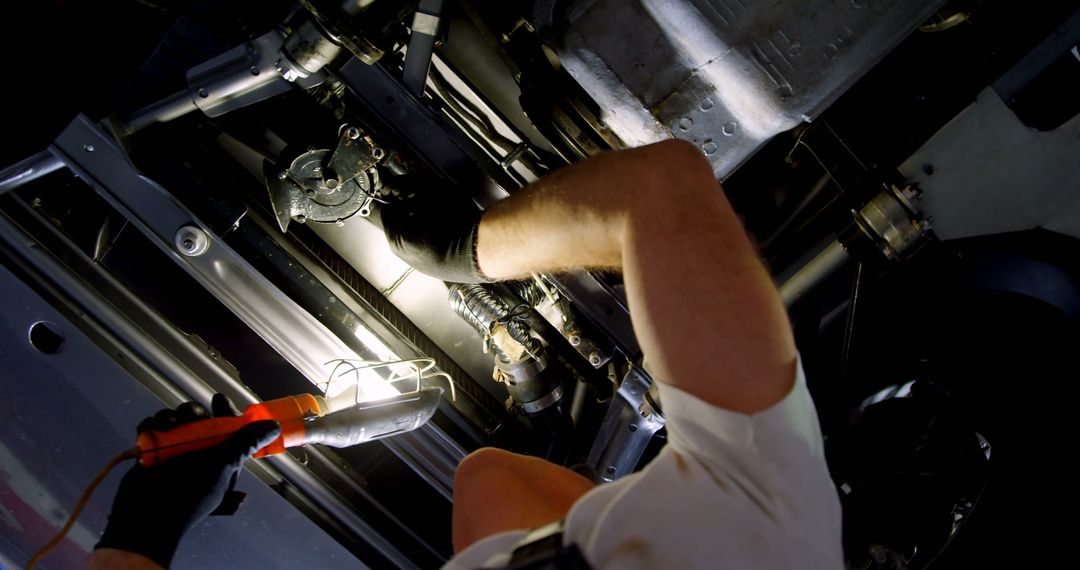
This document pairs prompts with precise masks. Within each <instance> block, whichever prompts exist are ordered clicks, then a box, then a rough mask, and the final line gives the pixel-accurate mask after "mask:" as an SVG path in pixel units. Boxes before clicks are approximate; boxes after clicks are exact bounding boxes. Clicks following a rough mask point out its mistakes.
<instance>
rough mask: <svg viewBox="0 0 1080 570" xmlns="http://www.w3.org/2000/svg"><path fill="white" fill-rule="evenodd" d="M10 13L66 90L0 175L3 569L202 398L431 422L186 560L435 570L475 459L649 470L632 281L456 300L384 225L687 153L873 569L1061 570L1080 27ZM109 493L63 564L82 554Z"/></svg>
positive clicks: (287, 0)
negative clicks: (157, 418) (788, 341)
mask: <svg viewBox="0 0 1080 570" xmlns="http://www.w3.org/2000/svg"><path fill="white" fill-rule="evenodd" d="M19 9H20V10H21V9H25V10H28V13H27V14H25V15H24V14H17V15H13V16H11V17H9V18H8V22H7V24H8V26H10V27H11V29H10V30H9V31H8V34H7V35H8V37H9V38H10V40H11V41H12V42H13V43H21V44H25V45H26V46H34V47H33V49H29V50H27V51H28V52H29V53H28V54H27V55H26V57H27V58H28V59H27V61H26V62H25V63H26V64H27V65H25V69H30V70H34V71H35V72H38V71H40V72H41V74H40V75H35V77H38V78H39V81H38V82H20V84H15V82H11V83H9V89H8V91H9V98H10V99H11V101H10V103H9V105H8V108H9V110H10V112H11V118H10V119H9V125H10V126H9V128H8V129H7V130H6V132H5V140H6V141H7V142H6V150H5V159H4V161H3V164H9V165H10V167H8V168H5V169H4V170H3V172H2V174H0V261H2V267H0V273H2V274H3V278H2V280H0V281H2V283H3V284H4V292H5V295H4V298H5V310H4V317H3V320H2V322H3V324H4V327H5V329H6V330H7V333H8V334H7V336H6V340H5V341H4V344H3V345H0V356H2V363H3V367H4V374H3V380H0V396H2V398H0V402H2V403H0V458H2V459H0V566H2V567H7V566H8V565H12V566H16V565H21V564H24V563H25V560H26V559H27V558H28V557H29V555H30V554H31V553H32V552H33V550H34V549H36V548H37V547H38V546H40V544H41V543H44V542H45V541H46V540H48V538H49V537H50V536H51V535H52V533H53V532H54V531H55V529H56V528H57V527H58V526H59V525H60V523H62V522H63V520H64V518H66V512H67V511H66V509H68V508H69V505H70V504H71V503H73V502H74V501H75V499H76V498H77V497H78V493H79V491H80V490H81V488H82V486H83V485H84V484H85V482H86V481H88V480H89V479H90V478H91V477H92V475H93V473H94V472H95V471H96V469H97V468H98V467H99V466H100V465H101V464H102V463H103V462H104V461H105V460H106V459H107V458H108V457H109V456H111V455H112V454H113V453H114V452H115V451H116V450H118V449H123V448H124V446H125V445H129V444H130V440H131V437H130V436H132V435H134V430H133V428H134V425H135V424H136V423H137V421H138V419H139V418H141V417H143V416H146V415H149V414H150V413H152V412H153V411H154V410H155V409H157V408H160V407H161V406H162V405H163V404H164V405H170V406H172V405H176V404H178V403H180V402H183V401H187V400H197V401H203V402H204V403H205V402H208V401H209V399H210V396H211V395H212V394H213V393H215V392H221V393H224V394H226V395H228V396H229V397H230V398H231V399H232V400H233V401H234V402H235V403H237V404H238V405H246V404H250V403H255V402H259V401H264V400H271V399H274V398H279V397H283V396H287V395H290V394H298V393H309V392H310V393H316V394H325V395H327V396H333V395H336V394H339V393H341V392H342V391H344V390H351V389H354V388H355V390H356V398H357V401H368V400H377V399H380V398H385V397H387V396H390V395H396V394H399V393H406V392H409V391H411V390H414V389H415V388H416V386H417V385H424V386H429V385H430V386H439V387H441V388H443V389H444V397H443V399H442V400H441V401H440V403H439V405H438V409H437V412H436V413H435V416H434V418H433V419H432V421H431V422H429V423H428V424H427V425H425V426H424V427H422V428H420V429H416V430H414V431H411V432H409V433H404V434H401V435H397V436H394V437H391V438H386V439H382V440H380V441H379V442H373V443H367V444H364V445H360V446H356V447H350V448H345V449H331V448H328V447H324V446H321V445H312V446H307V447H302V448H295V449H292V450H290V452H289V453H287V454H284V455H280V456H276V457H272V458H267V459H265V460H260V461H257V462H249V465H248V468H247V470H248V471H249V472H250V473H251V474H252V475H253V477H248V478H247V479H248V480H247V486H248V487H255V488H257V491H254V492H252V498H251V499H252V500H251V501H250V502H251V503H252V505H250V506H245V509H249V510H250V512H241V514H240V515H237V516H236V517H232V518H231V519H230V520H215V521H212V525H213V526H212V527H210V528H211V530H210V531H207V532H204V533H201V534H200V536H198V537H196V538H194V539H193V540H192V544H194V543H196V542H198V543H199V544H200V546H201V547H202V548H201V550H202V551H203V552H213V553H216V554H215V556H216V558H207V556H208V555H207V554H198V551H200V548H198V547H195V546H193V547H192V548H191V549H190V550H191V551H192V552H191V553H187V552H186V551H185V552H182V553H181V554H180V555H179V556H178V557H177V559H176V561H175V564H176V566H177V567H217V566H221V567H236V566H237V565H251V566H255V565H263V566H266V567H285V566H292V565H298V564H299V565H307V566H311V567H320V568H321V567H327V568H331V567H338V566H341V567H346V566H349V567H355V566H356V565H357V562H358V561H359V563H361V564H363V565H366V566H371V567H398V568H412V567H423V568H427V567H436V566H439V565H441V564H442V563H443V562H445V561H446V560H447V559H448V558H449V557H450V556H451V554H452V548H451V541H450V524H449V522H450V509H451V506H452V503H453V474H454V469H455V467H456V465H457V464H458V462H460V460H461V459H462V458H463V457H464V456H465V455H466V454H467V453H468V452H470V451H472V450H474V449H477V448H480V447H484V446H496V447H501V448H505V449H509V450H513V451H517V452H522V453H527V454H530V455H535V456H538V457H543V458H545V459H548V460H551V461H553V462H555V463H558V464H562V465H566V466H579V467H580V468H581V469H582V470H583V472H587V473H589V474H590V476H592V478H593V479H594V480H596V481H597V482H598V483H600V484H603V483H605V482H610V481H614V480H616V479H618V478H621V477H623V476H625V475H628V474H630V473H632V472H634V471H635V470H637V469H640V467H641V466H643V465H645V464H646V463H647V462H648V460H649V459H650V458H651V457H653V456H654V455H655V454H656V453H657V452H658V450H659V449H661V448H662V447H663V445H664V444H665V440H666V434H665V430H664V416H663V402H662V401H660V399H659V397H658V395H657V391H656V390H655V388H651V387H652V386H654V382H655V381H663V380H664V379H663V378H655V379H654V378H653V377H652V376H651V375H650V371H649V366H648V362H647V361H646V360H645V358H644V357H645V356H646V355H643V354H642V352H641V349H640V347H639V345H638V343H637V340H636V339H635V337H634V332H633V329H632V326H631V322H630V312H629V307H628V304H627V301H626V296H625V291H624V289H623V285H622V282H621V277H620V275H618V274H617V273H615V272H610V271H600V270H597V271H581V272H575V273H569V274H551V275H548V274H543V275H541V274H537V275H533V276H531V278H529V279H523V280H520V281H512V282H503V283H483V284H461V283H450V282H446V281H443V280H439V279H436V278H433V277H429V276H427V275H424V274H422V273H420V272H418V271H416V270H414V269H413V268H412V267H410V266H409V265H408V264H406V263H405V262H404V261H402V260H401V259H398V258H397V257H396V256H394V254H393V253H392V251H391V249H390V247H389V245H388V243H387V239H386V237H385V236H384V232H383V230H382V218H383V216H384V215H385V214H386V212H389V211H392V210H394V209H395V208H399V209H400V208H409V207H411V205H415V204H425V205H427V206H428V208H429V209H431V208H432V207H435V208H436V209H437V211H438V212H439V213H440V215H442V216H467V215H473V214H474V213H475V212H476V211H478V210H479V209H485V208H487V207H490V206H491V205H492V204H494V203H495V202H497V201H498V200H501V199H503V198H505V197H507V196H510V195H513V194H514V193H516V192H520V191H523V189H525V188H526V187H528V185H529V184H530V183H531V182H533V181H535V180H537V179H538V178H540V177H541V176H543V175H544V174H545V173H547V172H550V171H553V170H556V169H558V168H560V167H563V166H566V165H568V164H571V163H573V162H576V161H579V160H583V159H586V158H588V157H590V156H594V155H596V154H599V153H602V152H607V151H613V150H618V149H623V148H629V147H635V146H641V145H645V144H650V143H655V142H659V141H663V140H667V139H671V138H677V139H682V140H686V141H689V142H691V143H693V144H694V145H695V146H697V147H698V148H699V149H700V150H701V152H702V153H703V154H704V155H705V157H706V158H707V159H708V160H709V163H710V165H711V166H712V168H713V172H714V174H715V175H716V177H717V179H718V180H720V181H721V183H722V185H723V189H724V191H725V193H726V194H727V197H728V199H729V200H730V202H731V203H732V205H733V206H734V208H735V209H736V211H737V212H738V213H739V215H740V217H741V218H742V220H743V222H744V224H745V227H746V230H747V232H748V233H749V234H750V236H751V237H752V239H753V241H754V242H755V243H756V245H757V247H758V248H759V251H760V255H761V258H762V260H763V261H764V263H765V265H766V267H767V268H768V269H769V271H770V272H771V274H772V275H773V277H774V279H775V281H776V284H777V286H778V288H779V291H780V294H781V297H782V298H783V301H784V303H785V305H786V306H787V308H788V311H789V315H790V318H791V321H792V325H793V328H794V331H795V337H796V342H797V344H798V347H799V350H800V354H801V356H802V360H803V364H804V366H805V369H806V375H807V379H808V385H809V389H810V392H811V394H812V395H813V397H814V400H815V404H816V406H817V409H818V414H819V416H820V419H821V424H822V431H823V433H824V435H825V438H826V453H827V458H828V462H829V468H830V473H831V475H832V477H833V479H834V481H835V483H836V486H837V489H838V492H839V494H840V497H841V503H842V505H843V509H844V549H845V557H846V559H847V562H848V566H849V567H850V568H897V569H898V568H927V567H933V568H952V567H976V566H982V565H986V564H993V563H1002V562H1004V561H1005V560H1008V561H1009V562H1010V563H1011V562H1014V561H1015V562H1016V563H1020V562H1021V561H1022V563H1024V564H1026V565H1034V564H1039V563H1041V562H1043V561H1046V562H1049V561H1051V560H1057V559H1059V558H1060V557H1062V556H1066V557H1067V556H1068V555H1067V554H1065V553H1066V551H1067V548H1065V547H1064V546H1065V545H1067V544H1068V543H1067V542H1065V540H1066V538H1065V537H1067V536H1068V533H1067V530H1068V529H1067V526H1068V525H1061V524H1059V523H1057V522H1056V521H1057V520H1060V519H1061V518H1062V517H1066V516H1068V513H1069V512H1070V507H1069V506H1070V504H1071V502H1072V499H1073V497H1072V495H1073V493H1072V490H1071V489H1072V485H1071V478H1070V477H1068V474H1069V473H1070V470H1069V465H1070V461H1069V460H1068V459H1067V458H1068V451H1067V449H1068V448H1067V447H1065V446H1067V444H1068V443H1069V440H1070V438H1069V437H1068V436H1067V434H1068V433H1070V432H1071V428H1070V427H1069V426H1070V422H1069V420H1068V418H1069V417H1070V415H1071V413H1072V408H1071V402H1072V401H1074V396H1075V395H1076V384H1075V382H1074V380H1075V379H1076V378H1077V377H1078V376H1077V364H1076V361H1075V359H1074V358H1072V353H1073V351H1075V350H1076V347H1078V346H1080V342H1078V341H1080V327H1078V319H1080V241H1077V240H1078V239H1080V170H1078V169H1077V167H1076V160H1077V157H1080V115H1078V111H1080V54H1078V52H1077V43H1078V41H1080V12H1078V11H1077V6H1076V5H1075V3H1069V2H1046V3H1035V4H1034V5H1033V4H1022V3H1019V2H1010V1H991V0H953V1H949V2H945V1H941V0H936V1H926V2H876V1H873V0H850V1H844V2H836V1H823V0H822V1H819V0H813V1H808V2H794V1H778V0H771V1H764V0H763V1H757V0H574V1H569V0H567V1H562V0H536V1H532V2H530V1H527V0H522V1H507V2H475V1H471V0H458V1H453V2H450V1H448V2H442V1H441V0H420V1H419V2H416V1H413V2H408V1H396V0H346V1H345V2H344V3H342V2H340V1H338V0H322V1H316V0H302V1H300V2H294V1H292V0H274V1H270V2H252V1H239V2H231V3H215V2H208V1H201V0H187V1H184V0H160V1H157V2H149V1H144V0H140V1H138V2H136V1H121V0H111V1H109V2H98V3H92V2H62V3H56V4H55V5H51V4H49V5H45V4H43V5H41V6H34V7H25V8H19ZM28 24H33V25H28ZM44 30H53V32H54V33H52V34H43V31H44ZM80 50H82V51H80ZM73 52H74V53H73ZM60 62H64V63H63V65H61V64H60ZM433 205H434V206H433ZM423 223H424V220H423V219H422V218H420V217H417V218H416V231H423ZM673 294H676V295H677V294H678V293H677V292H673ZM724 294H725V292H724V291H723V290H719V289H718V290H717V291H716V295H724ZM713 373H715V371H710V370H701V374H703V375H708V374H713ZM125 442H128V443H127V444H125ZM113 479H118V475H116V474H114V475H113V476H112V477H111V478H110V479H109V480H107V482H106V485H105V487H103V488H102V490H101V491H99V494H98V496H97V498H95V499H94V501H92V502H91V503H90V506H89V507H88V509H87V511H86V512H85V513H84V514H83V516H82V518H81V519H80V522H79V523H78V524H77V525H76V527H75V528H74V530H73V531H72V533H71V534H70V536H69V538H68V539H67V541H66V542H65V543H64V544H62V545H61V547H60V548H59V550H58V552H57V554H55V555H54V558H53V559H52V560H51V562H47V563H46V564H45V565H44V566H45V567H57V568H60V567H72V566H77V565H78V561H79V560H80V559H81V558H80V557H81V556H85V554H86V553H87V552H88V551H89V550H90V549H91V548H92V547H93V544H94V537H95V534H94V533H95V532H96V530H95V529H99V528H100V527H101V525H102V523H103V521H104V517H105V516H106V514H107V513H108V498H107V497H108V496H109V492H110V491H109V485H112V486H113V488H115V485H116V481H115V480H113ZM109 481H112V482H111V483H109ZM244 516H249V517H250V518H248V519H243V518H242V517H244ZM245 520H246V521H248V522H245ZM256 527H257V528H256ZM718 532H722V530H719V529H718Z"/></svg>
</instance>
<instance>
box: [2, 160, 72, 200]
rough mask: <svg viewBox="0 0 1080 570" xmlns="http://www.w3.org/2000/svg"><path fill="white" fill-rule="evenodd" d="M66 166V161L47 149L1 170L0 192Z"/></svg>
mask: <svg viewBox="0 0 1080 570" xmlns="http://www.w3.org/2000/svg"><path fill="white" fill-rule="evenodd" d="M63 167H64V163H63V162H61V161H60V159H59V158H56V157H55V156H53V155H52V153H50V152H49V151H47V150H43V151H41V152H39V153H37V154H35V155H34V156H31V157H29V158H26V159H24V160H22V161H20V162H18V163H16V164H14V165H12V166H9V167H8V168H5V169H4V170H3V171H2V172H0V194H4V193H6V192H7V191H8V190H14V189H16V188H18V187H19V186H22V185H23V184H26V183H28V182H31V181H34V180H37V179H38V178H41V177H42V176H45V175H46V174H49V173H50V172H56V171H57V170H60V169H61V168H63Z"/></svg>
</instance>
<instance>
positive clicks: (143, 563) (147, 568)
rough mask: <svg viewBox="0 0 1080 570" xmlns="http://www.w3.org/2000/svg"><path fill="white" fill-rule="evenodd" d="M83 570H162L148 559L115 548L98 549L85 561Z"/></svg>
mask: <svg viewBox="0 0 1080 570" xmlns="http://www.w3.org/2000/svg"><path fill="white" fill-rule="evenodd" d="M83 570H163V569H162V567H161V565H159V564H158V563H157V562H154V561H153V560H150V559H149V558H147V557H145V556H143V555H141V554H135V553H134V552H128V551H126V550H117V549H115V548H99V549H97V550H95V551H94V552H92V553H91V554H90V557H89V558H87V559H86V565H84V566H83Z"/></svg>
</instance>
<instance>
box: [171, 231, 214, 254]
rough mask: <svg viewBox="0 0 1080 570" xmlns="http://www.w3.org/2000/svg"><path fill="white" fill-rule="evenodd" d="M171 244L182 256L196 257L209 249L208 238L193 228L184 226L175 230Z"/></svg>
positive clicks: (204, 233)
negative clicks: (174, 236)
mask: <svg viewBox="0 0 1080 570" xmlns="http://www.w3.org/2000/svg"><path fill="white" fill-rule="evenodd" d="M173 243H174V244H175V245H176V249H177V251H179V252H180V253H181V254H182V255H186V256H188V257H196V256H199V255H202V254H204V253H206V250H208V249H210V236H209V235H207V234H206V232H204V231H202V229H200V228H197V227H195V226H184V227H182V228H180V229H179V230H177V232H176V238H175V239H174V240H173Z"/></svg>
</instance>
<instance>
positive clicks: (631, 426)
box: [630, 424, 637, 432]
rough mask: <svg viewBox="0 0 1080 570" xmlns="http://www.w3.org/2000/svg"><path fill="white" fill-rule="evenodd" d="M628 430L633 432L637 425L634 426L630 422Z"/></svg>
mask: <svg viewBox="0 0 1080 570" xmlns="http://www.w3.org/2000/svg"><path fill="white" fill-rule="evenodd" d="M630 431H631V432H635V431H637V426H636V425H634V424H630Z"/></svg>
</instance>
